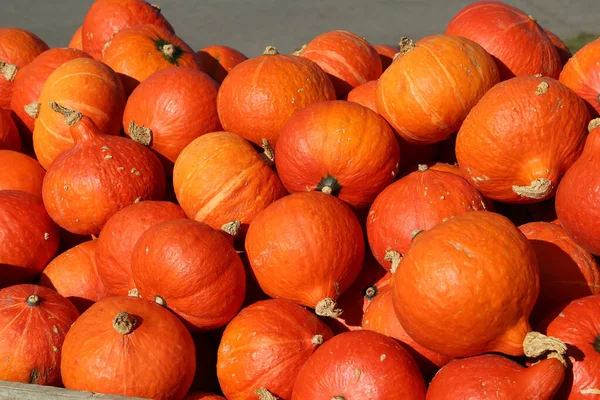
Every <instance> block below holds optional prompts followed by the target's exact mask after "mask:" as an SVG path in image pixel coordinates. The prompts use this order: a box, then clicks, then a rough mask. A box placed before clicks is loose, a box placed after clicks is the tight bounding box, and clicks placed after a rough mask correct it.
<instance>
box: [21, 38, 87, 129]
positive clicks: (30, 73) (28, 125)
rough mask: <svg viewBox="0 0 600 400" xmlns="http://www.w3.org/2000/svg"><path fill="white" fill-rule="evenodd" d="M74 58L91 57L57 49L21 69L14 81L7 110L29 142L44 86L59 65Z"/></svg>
mask: <svg viewBox="0 0 600 400" xmlns="http://www.w3.org/2000/svg"><path fill="white" fill-rule="evenodd" d="M76 58H90V56H89V55H87V54H86V53H84V52H83V51H81V50H76V49H65V48H62V49H61V48H56V49H50V50H48V51H45V52H43V53H42V54H40V55H39V56H38V57H36V58H35V59H34V60H33V61H32V62H30V63H29V64H27V65H26V66H25V67H23V68H22V69H21V70H20V71H19V73H18V74H17V76H16V77H15V81H14V89H13V96H12V99H11V101H10V108H11V109H12V111H13V112H14V116H15V121H16V122H17V125H18V127H19V131H20V132H21V134H22V135H23V136H24V137H25V138H27V139H28V140H30V139H31V135H32V134H33V129H34V126H35V119H36V118H37V116H38V114H39V110H40V106H41V104H40V103H38V102H37V101H38V99H39V98H40V94H41V93H42V88H43V87H44V83H45V82H46V80H47V79H48V77H49V76H50V74H52V72H54V70H55V69H56V68H58V67H60V66H61V65H62V64H64V63H66V62H68V61H71V60H74V59H76Z"/></svg>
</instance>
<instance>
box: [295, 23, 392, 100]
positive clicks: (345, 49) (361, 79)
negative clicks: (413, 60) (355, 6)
mask: <svg viewBox="0 0 600 400" xmlns="http://www.w3.org/2000/svg"><path fill="white" fill-rule="evenodd" d="M299 53H300V54H299V55H301V56H302V57H305V58H308V59H309V60H312V61H314V62H315V63H317V64H318V65H319V67H321V68H322V69H323V71H325V72H327V74H328V75H329V78H330V79H331V82H333V86H334V87H335V92H336V94H337V97H338V99H343V98H344V96H346V94H348V92H349V91H350V90H352V89H353V88H355V87H357V86H358V85H361V84H363V83H365V82H368V81H372V80H374V79H379V77H380V76H381V72H382V66H381V58H380V57H379V54H378V53H377V50H376V49H375V48H374V47H373V46H372V45H371V44H369V42H367V41H366V40H365V39H363V38H361V37H360V36H358V35H356V34H354V33H352V32H348V31H344V30H335V31H330V32H325V33H322V34H320V35H319V36H317V37H315V38H314V39H313V40H311V41H310V42H309V43H308V44H307V45H306V46H305V47H303V48H302V50H301V51H300V52H299Z"/></svg>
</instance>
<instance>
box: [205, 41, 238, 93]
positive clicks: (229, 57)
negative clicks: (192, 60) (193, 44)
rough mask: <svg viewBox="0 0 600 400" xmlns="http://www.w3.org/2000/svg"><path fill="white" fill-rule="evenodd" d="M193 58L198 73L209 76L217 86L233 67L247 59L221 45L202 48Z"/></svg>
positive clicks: (234, 50)
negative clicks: (198, 70)
mask: <svg viewBox="0 0 600 400" xmlns="http://www.w3.org/2000/svg"><path fill="white" fill-rule="evenodd" d="M194 56H195V57H196V63H198V68H200V71H202V72H204V73H206V74H208V75H210V77H211V78H213V79H214V80H215V81H217V82H218V83H219V84H220V83H221V82H223V80H224V79H225V77H226V76H227V75H228V74H229V71H231V70H232V69H233V67H235V66H236V65H238V64H240V63H241V62H243V61H246V60H247V59H248V57H246V56H245V55H243V54H242V53H240V52H239V51H237V50H236V49H232V48H231V47H227V46H222V45H215V46H207V47H204V48H202V49H200V50H198V51H197V52H196V54H195V55H194Z"/></svg>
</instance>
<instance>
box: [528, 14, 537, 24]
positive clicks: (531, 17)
mask: <svg viewBox="0 0 600 400" xmlns="http://www.w3.org/2000/svg"><path fill="white" fill-rule="evenodd" d="M527 17H528V18H529V19H530V20H532V21H533V22H537V19H536V18H535V17H534V16H533V15H531V14H530V15H528V16H527Z"/></svg>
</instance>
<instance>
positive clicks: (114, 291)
mask: <svg viewBox="0 0 600 400" xmlns="http://www.w3.org/2000/svg"><path fill="white" fill-rule="evenodd" d="M181 218H185V213H184V212H183V210H182V209H181V207H179V206H178V205H176V204H173V203H171V202H168V201H151V200H148V201H140V202H139V203H134V204H131V205H129V206H127V207H125V208H123V209H122V210H119V211H117V212H116V213H115V214H114V215H113V216H112V217H110V218H109V220H108V221H107V222H106V224H105V225H104V227H103V228H102V230H101V231H100V236H99V237H98V240H97V242H98V247H97V250H96V262H97V264H98V274H99V275H100V279H101V280H102V283H103V284H104V287H105V290H106V293H107V294H109V295H112V296H126V295H127V294H128V293H129V291H130V290H131V289H134V288H135V283H134V282H133V276H132V273H131V257H132V254H133V248H134V246H135V244H136V243H137V241H138V240H139V238H140V236H142V234H143V233H144V232H146V231H147V230H148V228H150V227H151V226H153V225H156V224H158V223H160V222H164V221H169V220H173V219H181Z"/></svg>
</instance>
